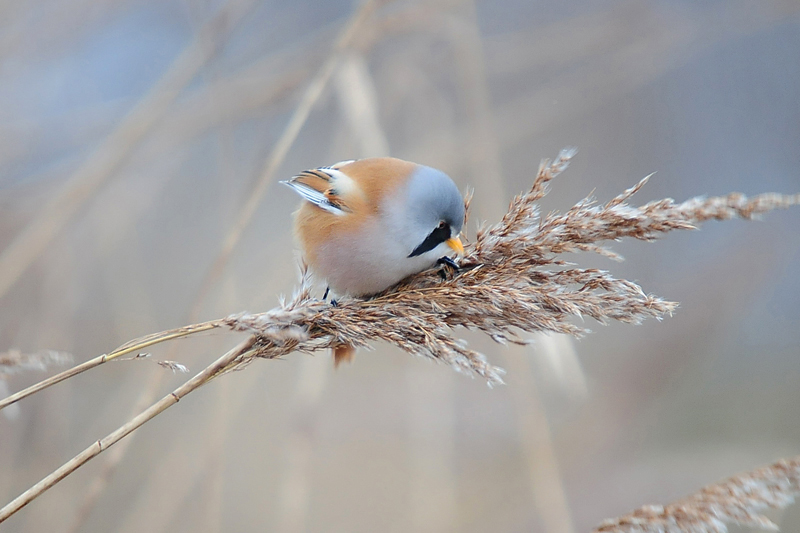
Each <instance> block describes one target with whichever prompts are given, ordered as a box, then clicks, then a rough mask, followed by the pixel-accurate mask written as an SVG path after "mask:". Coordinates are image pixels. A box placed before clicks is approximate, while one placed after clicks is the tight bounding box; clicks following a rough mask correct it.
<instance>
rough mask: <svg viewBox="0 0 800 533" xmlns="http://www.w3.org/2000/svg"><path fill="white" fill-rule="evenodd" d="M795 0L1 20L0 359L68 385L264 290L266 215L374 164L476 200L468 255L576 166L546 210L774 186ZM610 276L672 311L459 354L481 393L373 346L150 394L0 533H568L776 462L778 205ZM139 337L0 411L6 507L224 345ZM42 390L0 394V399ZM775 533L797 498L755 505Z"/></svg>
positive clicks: (793, 165)
mask: <svg viewBox="0 0 800 533" xmlns="http://www.w3.org/2000/svg"><path fill="white" fill-rule="evenodd" d="M798 57H800V3H798V2H797V1H795V0H791V1H790V0H787V1H780V0H762V1H760V2H751V1H749V0H725V1H713V0H709V1H702V2H696V1H692V2H687V1H680V0H671V1H666V0H664V1H649V2H645V1H633V0H614V1H603V2H596V1H587V0H584V1H579V2H568V3H564V2H558V1H552V0H549V1H537V2H531V1H521V0H495V1H492V2H483V1H481V2H478V1H472V0H429V1H413V0H397V1H394V2H381V3H374V2H367V3H359V2H353V1H350V0H348V1H340V0H327V1H324V2H317V1H308V0H292V1H288V0H274V1H261V0H213V1H212V0H207V1H206V0H200V1H197V0H196V1H187V0H182V1H180V0H178V1H175V0H158V1H154V0H144V1H142V0H139V1H135V2H134V1H131V0H113V1H111V0H91V1H90V0H40V1H34V2H8V1H5V2H0V101H2V105H0V352H3V351H6V350H10V349H19V350H21V351H23V352H36V351H38V350H42V349H53V350H59V351H64V352H69V353H71V354H73V356H74V359H75V362H81V361H84V360H87V359H89V358H91V357H94V356H96V355H98V354H101V353H106V352H109V351H110V350H112V349H113V348H115V347H116V346H118V345H120V344H121V343H123V342H125V341H127V340H129V339H132V338H134V337H138V336H141V335H144V334H146V333H150V332H155V331H159V330H164V329H169V328H173V327H177V326H180V325H183V324H187V323H191V322H198V321H201V320H208V319H212V318H217V317H221V316H225V315H227V314H230V313H234V312H239V311H243V310H248V311H253V312H255V311H263V310H267V309H269V308H271V307H273V306H275V305H277V302H278V297H279V295H281V294H284V295H291V293H292V290H293V288H294V286H295V285H296V283H297V280H298V258H297V254H296V253H295V252H294V246H293V244H292V240H291V229H290V226H291V212H292V211H293V210H294V209H295V207H296V206H297V204H298V198H297V197H296V196H295V195H293V193H292V192H291V191H290V190H289V189H287V188H285V187H282V186H280V185H279V184H277V181H278V180H280V179H286V178H288V177H290V176H291V175H293V174H294V173H296V172H298V171H300V170H303V169H307V168H313V167H318V166H322V165H327V164H331V163H334V162H336V161H340V160H343V159H351V158H358V157H366V156H375V155H392V156H396V157H401V158H404V159H410V160H413V161H417V162H420V163H424V164H427V165H431V166H434V167H438V168H440V169H442V170H444V171H446V172H447V173H448V174H450V175H451V176H452V177H453V178H454V180H455V181H456V182H457V184H458V185H459V187H460V188H462V189H465V188H466V187H468V186H469V187H472V188H474V189H475V200H474V202H473V211H472V217H471V220H470V225H469V230H468V235H470V236H474V233H475V228H476V226H477V223H478V221H480V220H488V221H495V220H497V219H498V218H499V217H500V216H501V215H502V213H503V212H504V210H505V207H506V206H507V203H508V201H509V200H510V198H511V197H512V195H514V194H515V193H517V192H519V191H521V190H524V189H526V188H528V187H529V185H530V184H531V182H532V179H533V176H534V174H535V171H536V169H537V167H538V164H539V161H540V160H541V159H542V158H545V157H554V156H556V155H557V153H558V150H559V149H561V148H563V147H565V146H577V147H578V148H579V153H578V156H577V158H576V159H575V161H574V163H573V164H572V166H570V168H569V169H568V170H567V172H566V173H565V174H563V175H562V176H561V177H559V178H558V179H557V180H556V181H555V182H554V184H553V188H552V192H551V194H550V195H548V196H547V198H545V200H544V202H543V206H542V207H543V210H545V211H548V210H555V209H558V210H562V211H563V210H566V209H568V208H569V207H570V206H572V205H573V204H574V203H575V202H577V201H579V200H580V199H582V198H583V197H584V196H586V195H588V194H590V193H593V194H594V195H595V196H596V197H597V198H598V199H599V200H601V201H605V200H608V199H610V198H611V197H613V196H614V195H616V194H618V193H619V192H621V191H622V190H623V189H625V188H627V187H629V186H631V185H633V184H635V183H636V182H637V181H638V180H639V179H640V178H642V177H643V176H645V175H647V174H649V173H651V172H653V171H657V174H656V175H655V176H654V177H653V178H652V179H651V181H650V183H649V184H648V185H647V186H646V187H645V189H644V190H643V191H642V192H641V193H640V194H639V195H638V198H635V199H634V200H635V201H636V202H638V203H645V202H647V201H650V200H654V199H659V198H663V197H672V198H675V199H676V200H684V199H687V198H689V197H692V196H696V195H721V194H725V193H728V192H731V191H741V192H744V193H746V194H756V193H759V192H765V191H776V192H784V193H795V192H800V61H798ZM614 249H615V250H616V251H618V252H620V253H622V254H623V255H624V256H625V257H626V258H627V260H626V261H625V262H624V263H614V262H612V261H609V260H607V259H604V258H598V257H591V256H588V257H582V256H581V257H571V258H570V259H574V260H576V261H578V262H579V264H580V265H581V266H596V267H600V268H606V269H610V270H612V271H613V272H614V273H615V274H616V275H617V276H618V277H624V278H627V279H630V280H634V281H637V282H639V283H640V284H641V285H642V286H643V288H644V290H645V291H647V292H652V293H655V294H658V295H660V296H663V297H665V298H667V299H670V300H676V301H679V302H680V304H681V306H680V308H679V310H678V312H677V313H676V314H675V316H674V317H673V318H668V319H666V320H664V321H663V322H657V321H654V320H653V321H648V322H646V323H645V324H643V325H642V326H638V327H633V326H625V325H621V324H611V325H609V326H601V325H599V324H596V323H587V324H586V326H587V327H589V328H591V329H592V330H594V333H593V334H591V335H589V336H588V337H586V338H584V339H582V340H580V341H576V342H573V341H571V340H569V339H562V338H556V337H544V336H542V337H537V338H536V344H535V345H534V346H531V347H528V348H524V349H523V348H504V347H500V346H497V345H494V344H492V343H491V342H490V341H488V340H487V339H485V338H482V337H481V336H479V335H466V338H467V339H468V340H469V342H470V345H471V346H473V347H476V348H477V349H479V350H481V351H483V352H484V353H486V354H487V356H488V357H489V359H490V360H491V361H492V362H494V363H495V364H498V365H500V366H502V367H504V368H506V369H507V370H508V375H507V385H506V386H503V387H499V388H494V389H490V388H488V387H487V386H486V384H485V383H483V382H482V381H481V380H479V379H470V377H468V376H463V375H458V374H455V373H454V372H453V371H452V369H451V368H449V367H446V366H442V365H437V364H434V363H431V362H429V361H425V360H421V359H418V358H413V357H410V356H408V355H407V354H404V353H401V352H399V351H397V350H394V349H389V348H388V347H386V346H377V349H376V350H375V351H371V352H362V353H359V354H358V356H357V357H356V361H355V363H354V364H353V365H349V366H345V367H343V368H340V369H339V370H338V371H335V372H334V369H333V366H332V362H331V359H330V357H329V355H328V354H318V355H316V356H314V357H310V356H306V355H299V354H298V355H293V356H290V357H287V358H286V359H284V360H278V361H256V362H255V363H254V364H253V365H251V366H250V367H248V368H247V369H246V370H244V371H242V372H237V373H233V374H229V375H226V376H224V377H223V378H221V379H219V380H216V381H214V382H213V383H212V384H211V385H209V386H207V387H204V388H203V389H201V390H199V391H197V392H196V393H193V394H191V395H189V396H188V397H186V398H184V399H183V400H181V402H180V404H179V405H176V406H175V407H173V408H172V409H170V410H168V411H167V412H165V413H164V414H163V415H161V416H159V417H158V418H156V419H155V420H154V421H152V422H150V423H148V424H146V425H145V426H144V427H143V428H142V429H140V430H139V431H137V432H136V433H134V434H133V435H132V436H131V437H129V438H128V439H126V440H124V441H122V442H121V443H120V444H118V445H117V446H115V447H113V448H111V449H110V450H109V451H108V452H107V453H105V454H103V455H101V456H99V457H98V458H96V459H94V460H93V461H92V462H90V463H89V464H88V465H86V466H85V467H83V468H81V469H80V470H78V471H77V472H76V473H75V474H74V475H72V476H70V477H69V478H67V479H66V480H64V481H63V482H62V483H61V484H59V485H57V486H56V487H55V488H53V489H52V490H50V491H49V492H47V493H46V494H44V495H43V496H42V497H41V498H39V499H38V500H36V501H34V502H33V503H32V504H31V505H29V506H28V507H26V508H25V509H23V510H22V511H20V512H19V513H18V514H16V515H15V516H13V517H12V518H11V519H9V520H8V521H7V522H6V523H4V524H3V528H2V529H3V531H8V532H41V531H50V532H70V531H97V532H105V531H117V532H138V531H148V532H161V531H170V532H183V531H186V532H188V531H193V532H195V531H197V532H200V531H202V532H217V531H257V530H262V531H263V530H266V531H277V532H301V531H326V532H327V531H339V532H371V531H383V532H404V531H423V532H445V531H447V532H450V531H453V532H454V531H459V532H461V531H464V532H483V531H499V532H500V531H502V532H516V531H520V532H521V531H541V532H546V533H571V532H573V531H575V532H577V531H587V530H589V529H590V528H591V527H593V526H594V525H596V524H597V523H598V522H600V521H601V520H602V519H604V518H609V517H613V516H617V515H619V514H622V513H624V512H627V511H629V510H631V509H633V508H634V507H638V506H640V505H643V504H648V503H667V502H669V501H671V500H673V499H676V498H678V497H680V496H683V495H685V494H687V493H690V492H693V491H694V490H696V489H698V488H699V487H701V486H703V485H705V484H708V483H711V482H714V481H716V480H718V479H720V478H723V477H727V476H729V475H732V474H734V473H737V472H740V471H743V470H748V469H751V468H754V467H756V466H759V465H762V464H766V463H769V462H772V461H774V460H777V459H778V458H781V457H788V456H793V455H796V454H798V453H800V386H798V383H800V327H798V317H799V316H800V276H798V273H800V208H794V209H791V210H788V211H783V212H776V213H772V214H769V215H767V216H766V217H765V220H764V221H762V222H742V221H731V222H724V223H709V224H707V225H706V226H705V227H704V228H703V229H702V231H700V232H684V233H680V234H677V233H676V234H670V235H668V236H666V237H665V238H664V239H663V240H661V241H659V242H656V243H641V242H622V243H615V245H614ZM238 339H239V338H238V337H237V336H235V335H233V334H225V333H215V334H213V335H210V334H208V335H203V336H201V337H199V338H190V339H185V340H182V341H176V342H173V343H172V344H168V345H160V346H158V347H155V348H154V349H153V350H152V354H153V355H152V358H150V359H144V360H137V361H123V362H115V363H110V364H106V365H103V366H102V367H100V368H98V369H96V370H94V371H91V372H88V373H85V374H83V375H81V376H79V377H76V378H74V379H70V380H68V381H66V382H64V383H62V384H60V385H58V386H55V387H52V388H50V389H47V390H46V391H44V392H42V393H40V394H37V395H35V396H33V397H31V398H28V399H26V400H24V401H22V402H20V403H19V404H18V406H17V407H16V408H13V409H9V410H7V411H5V412H4V414H8V415H10V416H2V415H0V500H2V503H3V504H5V503H6V502H8V501H10V500H11V499H12V498H14V497H16V496H17V495H18V494H19V493H21V492H22V491H24V490H25V489H27V488H28V487H29V486H31V485H32V484H34V483H35V482H37V481H38V480H39V479H40V478H42V477H43V476H44V475H46V474H48V473H49V472H51V471H52V470H53V469H55V468H56V467H58V466H60V465H61V464H62V463H63V462H64V461H66V460H67V459H69V458H71V457H72V456H73V455H75V454H76V453H78V452H79V451H81V450H83V449H84V448H85V447H86V446H88V445H90V444H91V443H92V442H94V441H96V440H97V439H99V438H101V437H103V436H105V435H106V434H107V433H109V432H110V431H112V430H114V429H116V428H117V427H118V426H120V425H121V424H122V423H124V422H125V421H127V420H128V419H130V418H131V417H132V416H133V415H134V414H136V413H138V412H140V411H141V410H142V409H143V408H144V407H146V406H147V405H149V404H150V403H152V402H153V401H155V400H156V399H158V398H161V397H162V396H163V395H165V394H167V393H168V392H169V391H171V390H173V389H174V388H176V387H177V386H179V385H180V384H181V383H182V382H183V381H184V380H186V379H187V377H188V376H186V375H183V374H173V373H172V372H170V371H169V370H166V369H164V368H161V367H159V366H158V365H156V364H155V363H154V359H169V360H176V361H179V362H180V363H182V364H184V365H186V366H187V367H189V369H190V370H191V371H192V373H196V372H198V371H200V370H202V368H203V367H204V366H205V365H206V364H208V363H209V362H210V361H212V360H213V359H215V358H216V357H218V356H219V355H220V354H222V353H223V352H224V351H226V350H227V349H228V348H229V347H231V346H233V345H234V343H236V342H237V341H238ZM58 370H60V368H57V367H52V366H51V367H50V368H48V369H47V371H46V372H41V371H36V370H28V371H20V372H17V373H13V374H8V375H0V386H1V387H2V388H3V389H5V391H4V392H3V394H2V396H5V395H6V394H7V393H9V392H14V391H17V390H20V389H22V388H24V387H25V386H27V385H29V384H31V383H34V382H35V381H38V380H39V379H42V378H43V377H45V376H46V375H48V374H52V373H55V372H56V371H58ZM772 516H773V518H775V519H776V520H777V521H778V522H779V523H780V524H781V525H782V529H783V530H784V531H797V530H798V529H800V507H797V506H796V507H794V508H790V509H788V510H787V511H785V512H783V513H776V514H773V515H772Z"/></svg>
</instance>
